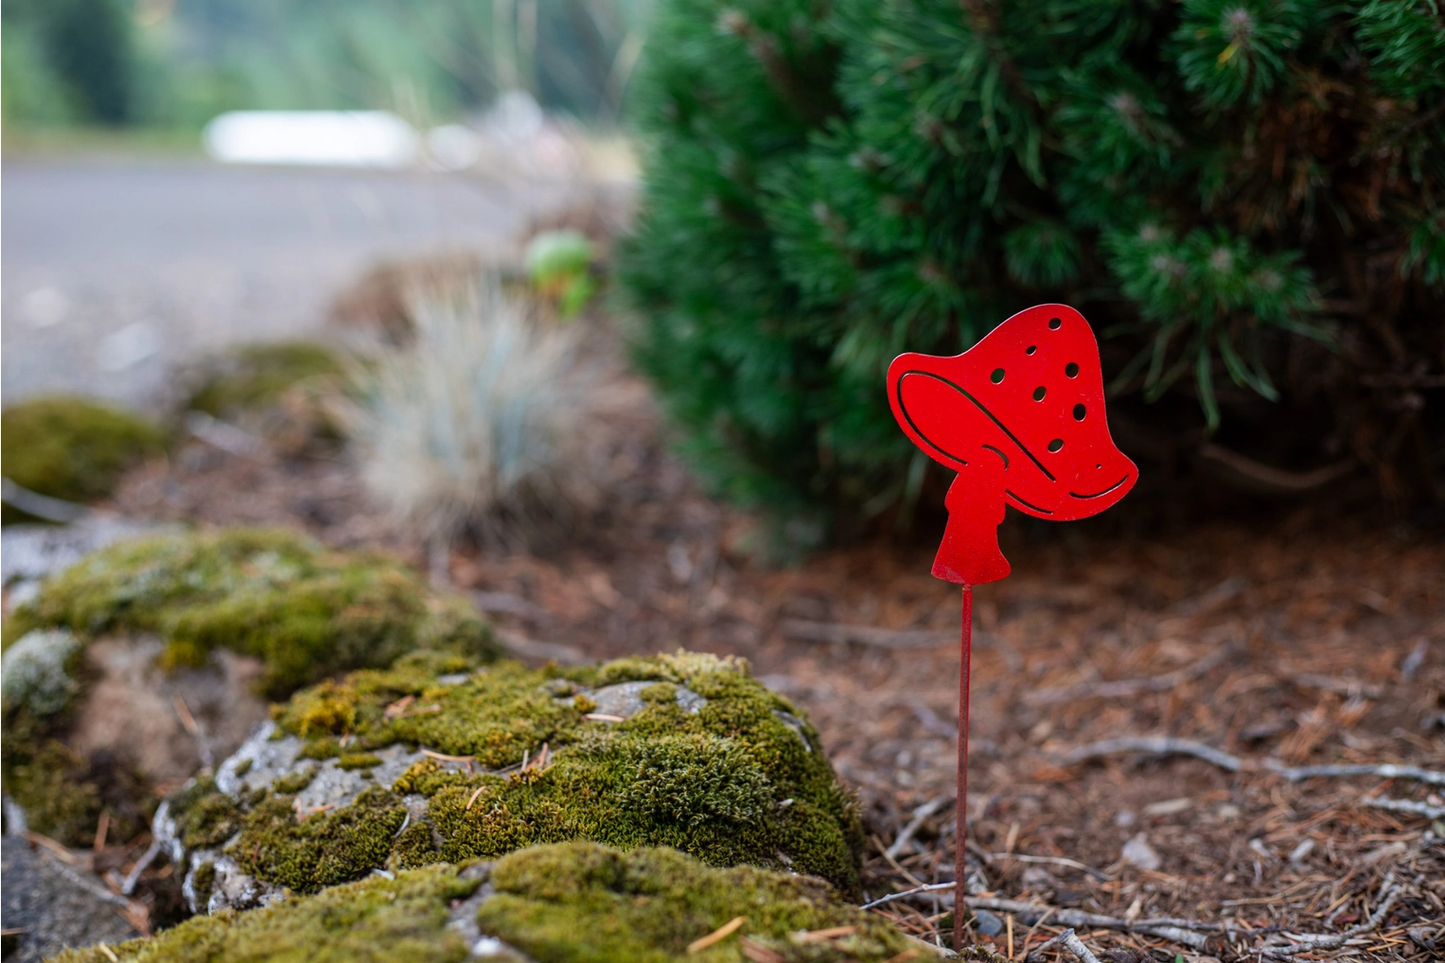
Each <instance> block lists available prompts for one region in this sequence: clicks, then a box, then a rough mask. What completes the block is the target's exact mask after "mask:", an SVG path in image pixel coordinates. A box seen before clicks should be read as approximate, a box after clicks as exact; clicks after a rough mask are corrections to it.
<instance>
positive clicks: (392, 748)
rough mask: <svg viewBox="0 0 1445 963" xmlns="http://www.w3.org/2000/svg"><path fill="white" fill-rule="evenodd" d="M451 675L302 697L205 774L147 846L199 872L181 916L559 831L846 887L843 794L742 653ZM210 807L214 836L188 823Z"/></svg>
mask: <svg viewBox="0 0 1445 963" xmlns="http://www.w3.org/2000/svg"><path fill="white" fill-rule="evenodd" d="M464 668H465V666H464V665H462V664H461V663H459V662H456V661H455V660H452V659H449V657H447V656H442V655H436V654H426V653H419V654H416V655H412V656H407V657H405V658H403V659H402V660H400V661H399V662H398V663H397V664H396V665H395V666H394V667H392V668H391V669H387V670H365V671H359V672H355V673H352V674H351V675H350V676H348V677H347V678H345V679H344V680H342V681H340V682H331V681H328V682H325V683H322V684H321V685H319V686H316V687H314V688H311V689H308V690H305V691H303V692H300V693H298V694H297V695H296V696H295V697H294V698H293V699H292V700H291V701H290V702H289V703H288V704H287V705H286V706H284V707H281V708H279V709H278V711H277V722H276V726H275V727H274V729H272V730H268V731H266V732H262V733H259V734H258V735H257V736H253V737H252V739H250V740H249V741H248V742H247V743H246V745H245V746H243V747H242V748H241V750H240V751H238V752H237V754H236V755H235V756H233V757H232V758H231V759H229V760H227V761H226V762H225V763H224V764H222V765H221V766H220V767H219V768H218V770H217V772H216V776H215V780H214V783H213V784H209V785H202V784H199V783H198V784H193V785H192V786H191V787H189V788H188V789H187V791H186V792H185V793H184V794H182V796H181V797H178V798H177V799H175V800H173V801H172V803H171V804H170V805H169V807H168V809H167V812H166V813H165V819H162V818H160V817H158V818H157V834H158V837H160V838H163V839H166V840H169V841H170V842H171V845H172V846H173V847H174V850H175V856H176V858H177V859H183V858H184V859H186V860H187V865H188V867H189V868H190V870H191V872H192V873H194V871H195V870H196V869H197V868H198V867H200V866H202V865H204V864H210V866H211V867H212V869H211V870H208V871H207V872H208V873H211V874H213V876H212V877H211V878H212V879H213V886H212V888H211V891H210V892H209V893H208V894H206V895H205V896H199V895H198V894H193V900H194V907H195V908H196V909H197V910H203V909H209V910H211V911H215V910H217V909H220V908H225V907H245V906H249V905H254V904H256V903H258V902H264V901H265V900H267V899H271V898H274V897H276V896H277V895H279V894H280V893H281V892H283V891H284V890H286V889H290V890H294V891H297V892H303V893H306V892H315V891H316V890H319V889H321V888H324V887H326V886H330V885H335V884H336V883H338V882H342V881H344V880H346V879H355V878H358V877H360V876H363V875H365V874H366V873H369V872H371V871H372V870H374V869H381V868H386V869H390V870H399V869H407V868H413V867H417V866H423V865H427V864H430V863H438V862H446V863H453V864H455V863H460V862H464V861H466V860H470V859H479V858H480V859H492V858H496V857H498V856H501V855H504V854H506V853H508V852H511V851H514V850H517V849H520V848H523V847H525V846H530V845H534V844H538V843H550V842H558V841H563V840H571V839H583V840H591V841H595V842H599V843H604V844H607V845H611V846H616V847H619V848H622V849H633V848H636V847H640V846H669V847H672V848H675V849H679V850H682V851H684V852H687V853H690V854H692V855H694V856H696V857H698V858H700V859H702V860H704V861H705V862H708V863H710V864H712V865H716V866H731V865H738V864H752V865H756V866H764V867H771V868H777V869H789V870H795V871H798V872H802V873H808V874H811V875H814V876H818V877H822V878H824V879H826V880H828V881H830V882H831V883H833V884H834V885H836V886H837V887H838V888H839V889H841V890H842V891H843V892H845V893H849V894H852V893H854V892H856V890H857V887H858V875H857V873H858V855H859V852H860V851H861V848H862V842H863V840H862V831H861V829H860V826H859V822H858V816H857V812H856V806H855V803H854V801H853V799H852V797H851V796H850V795H849V794H848V793H847V792H846V791H845V790H844V789H843V787H842V786H841V785H840V784H839V783H838V781H837V779H836V777H835V776H834V774H833V770H832V767H831V766H830V765H829V763H828V761H827V759H826V758H824V756H823V754H822V751H821V748H820V746H819V744H818V737H817V733H816V732H815V731H814V730H813V728H812V727H811V726H810V725H809V724H808V723H807V722H806V721H804V720H803V719H801V718H800V717H799V716H798V715H797V714H796V712H795V710H794V709H793V707H792V706H791V705H789V704H788V703H787V702H786V701H785V700H784V699H782V698H781V697H780V696H778V695H776V694H774V693H772V692H769V691H768V690H767V689H766V688H764V687H763V686H762V685H761V684H760V683H758V682H757V681H756V680H754V679H752V678H751V677H750V675H749V673H748V668H747V664H746V663H745V662H742V661H740V660H735V659H719V658H717V657H715V656H710V655H697V654H691V653H682V652H679V653H677V654H675V655H667V656H656V657H652V658H630V659H622V660H619V661H616V662H611V663H608V664H605V665H602V666H600V667H595V668H577V669H567V670H560V669H555V668H552V669H545V670H533V669H528V668H525V667H524V666H521V665H518V664H516V663H510V662H499V663H497V664H495V665H491V666H487V667H483V668H481V669H477V670H475V671H471V672H465V671H459V670H461V669H464ZM363 755H364V756H366V757H368V758H366V759H365V760H364V764H362V762H361V761H359V758H358V757H361V756H363ZM298 777H299V778H298ZM218 812H224V813H225V814H226V815H225V819H226V820H227V821H228V822H227V826H228V827H229V829H230V835H229V836H228V837H227V839H226V840H225V842H224V844H223V845H222V844H219V843H217V842H216V839H217V838H218V836H219V835H220V834H218V833H199V834H198V832H197V830H196V829H195V828H194V827H195V826H197V825H198V823H197V820H201V823H202V824H209V822H208V821H212V820H214V819H215V818H216V814H217V813H218ZM197 814H202V815H197ZM362 827H365V829H364V830H363V829H362ZM202 837H204V838H202ZM197 843H199V844H200V845H199V846H198V845H196V844H197ZM187 853H189V856H188V857H187V856H186V854H187ZM187 885H188V887H189V888H191V889H194V887H193V886H192V885H191V881H190V880H189V879H188V883H187Z"/></svg>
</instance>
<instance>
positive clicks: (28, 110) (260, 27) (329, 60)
mask: <svg viewBox="0 0 1445 963" xmlns="http://www.w3.org/2000/svg"><path fill="white" fill-rule="evenodd" d="M650 6H651V2H650V0H533V2H530V3H529V2H528V0H499V2H486V3H480V2H478V3H436V2H431V3H407V2H404V0H9V2H7V3H5V4H4V7H3V22H4V30H3V43H4V50H3V55H4V78H3V79H4V84H3V92H4V117H5V123H6V124H7V126H14V127H22V128H46V127H65V126H74V125H81V126H83V125H90V124H97V123H102V124H129V125H143V126H148V127H163V128H164V127H172V128H192V129H193V128H197V127H199V126H201V125H202V124H204V123H205V122H206V121H208V120H210V119H211V118H212V117H213V116H215V115H216V114H218V113H220V112H222V111H225V110H236V109H275V110H280V109H365V108H385V109H390V110H395V111H397V112H399V113H401V114H402V115H403V116H405V117H407V118H408V119H409V120H411V121H413V122H414V123H418V124H431V123H438V122H441V121H444V120H447V119H450V118H453V117H455V116H457V115H459V114H461V113H464V112H466V111H468V110H473V109H477V108H479V107H485V106H486V105H488V104H490V103H491V102H492V101H493V100H494V99H495V97H496V95H497V94H498V93H499V92H501V91H504V90H510V89H522V90H526V91H529V92H530V93H532V94H533V95H534V96H535V97H536V98H537V99H538V101H539V102H541V103H542V104H543V105H544V106H546V107H549V108H552V109H556V110H561V111H564V112H569V113H572V114H575V115H577V116H579V117H581V118H583V119H585V120H599V121H604V122H606V121H610V120H612V119H615V117H616V114H617V111H618V109H619V107H620V104H621V99H622V95H623V93H624V90H625V87H626V80H627V77H628V75H629V74H630V72H631V67H632V64H633V63H635V61H636V56H637V51H638V49H639V46H640V43H641V33H640V30H641V24H642V22H643V21H644V19H645V18H646V16H647V12H648V10H649V8H650Z"/></svg>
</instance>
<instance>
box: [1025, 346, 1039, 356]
mask: <svg viewBox="0 0 1445 963" xmlns="http://www.w3.org/2000/svg"><path fill="white" fill-rule="evenodd" d="M1038 350H1039V346H1038V345H1036V344H1031V345H1029V346H1028V347H1027V348H1025V349H1024V354H1033V353H1034V352H1036V351H1038Z"/></svg>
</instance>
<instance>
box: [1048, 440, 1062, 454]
mask: <svg viewBox="0 0 1445 963" xmlns="http://www.w3.org/2000/svg"><path fill="white" fill-rule="evenodd" d="M1062 447H1064V439H1062V438H1055V439H1054V440H1053V441H1051V442H1049V451H1058V450H1059V449H1060V448H1062Z"/></svg>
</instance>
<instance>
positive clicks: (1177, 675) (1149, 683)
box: [1024, 648, 1231, 705]
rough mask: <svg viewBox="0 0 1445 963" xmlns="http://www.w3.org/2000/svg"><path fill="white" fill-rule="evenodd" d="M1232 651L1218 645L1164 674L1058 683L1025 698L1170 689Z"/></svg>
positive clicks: (1117, 695) (1036, 701) (1119, 695)
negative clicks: (1140, 677) (1075, 683)
mask: <svg viewBox="0 0 1445 963" xmlns="http://www.w3.org/2000/svg"><path fill="white" fill-rule="evenodd" d="M1230 655H1231V653H1230V651H1229V650H1228V649H1225V648H1221V649H1218V650H1216V651H1214V652H1212V653H1211V654H1209V655H1207V656H1205V657H1204V658H1202V659H1200V660H1199V661H1197V662H1195V663H1194V664H1192V665H1187V666H1185V667H1184V668H1182V669H1176V670H1175V671H1173V672H1166V673H1164V674H1163V675H1156V676H1151V677H1149V678H1147V679H1116V680H1115V681H1113V682H1080V683H1079V684H1077V685H1067V686H1056V687H1053V688H1047V689H1035V690H1033V691H1032V692H1026V693H1024V702H1026V703H1028V704H1029V705H1045V704H1047V703H1050V702H1070V701H1072V700H1074V699H1123V698H1126V697H1128V696H1134V695H1141V694H1143V693H1145V692H1167V691H1168V690H1170V689H1173V688H1174V687H1175V686H1177V685H1179V684H1180V683H1183V682H1188V681H1189V680H1191V679H1195V678H1198V677H1199V676H1201V675H1204V674H1205V673H1206V672H1208V671H1209V670H1210V669H1212V668H1214V667H1215V666H1216V665H1219V663H1221V662H1223V661H1224V660H1225V659H1226V658H1228V657H1229V656H1230Z"/></svg>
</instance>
